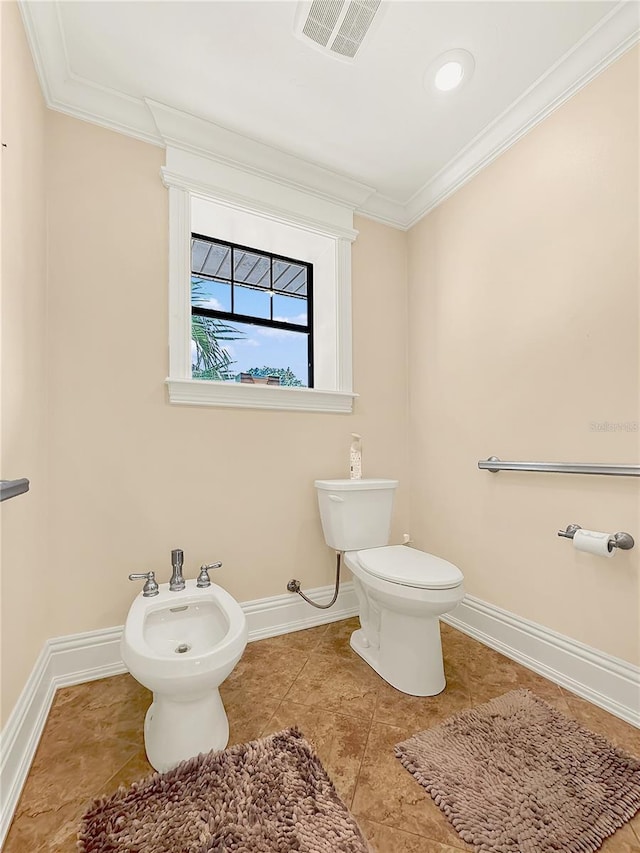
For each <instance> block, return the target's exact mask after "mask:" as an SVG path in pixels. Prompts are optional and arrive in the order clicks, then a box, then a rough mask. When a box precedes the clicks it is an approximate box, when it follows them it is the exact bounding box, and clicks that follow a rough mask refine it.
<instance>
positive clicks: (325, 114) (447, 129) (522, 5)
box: [22, 0, 640, 227]
mask: <svg viewBox="0 0 640 853" xmlns="http://www.w3.org/2000/svg"><path fill="white" fill-rule="evenodd" d="M297 8H298V4H297V3H296V2H255V1H254V0H244V2H241V0H233V2H225V1H224V0H217V2H190V1H189V0H185V2H114V1H113V0H112V2H49V3H42V2H35V3H33V2H29V3H23V4H22V10H23V16H24V19H25V24H26V26H27V32H28V35H29V38H30V42H31V46H32V50H33V52H34V57H35V60H36V67H37V68H38V72H39V74H40V79H41V82H42V85H43V91H44V92H45V96H46V98H47V101H48V104H49V106H51V107H53V108H55V109H60V110H63V111H65V112H69V113H72V114H74V115H78V116H79V117H81V118H85V119H88V120H90V121H97V122H98V123H101V124H105V125H107V126H111V127H114V128H115V129H117V130H120V131H123V132H125V133H130V134H131V135H134V136H138V137H141V138H143V139H148V140H149V141H152V142H156V143H157V144H163V141H164V140H163V133H162V131H161V130H159V129H158V126H157V125H156V122H155V121H154V114H153V112H152V110H150V108H149V101H150V102H156V103H157V104H161V105H166V106H169V107H172V108H174V109H175V110H178V111H180V112H183V113H188V114H190V115H191V116H197V117H200V118H201V119H205V120H207V121H208V122H212V123H214V124H215V125H217V126H218V130H220V128H222V129H225V130H228V131H232V132H234V134H238V135H239V136H238V137H234V136H233V135H231V136H230V135H229V134H227V136H226V138H227V140H234V139H236V141H237V143H238V144H237V145H236V146H234V145H233V144H232V145H231V149H232V150H236V151H237V152H240V153H239V154H238V155H237V156H238V159H242V158H244V159H245V160H248V161H250V160H251V158H252V153H251V152H252V151H254V152H255V151H256V150H257V148H256V146H253V148H251V146H250V145H249V147H247V142H246V140H247V139H249V140H255V141H257V142H260V143H264V144H265V145H266V146H269V149H277V150H278V151H280V152H285V153H287V154H289V155H294V156H295V157H296V158H299V159H300V160H301V161H303V162H302V163H298V164H297V165H298V166H299V167H300V169H301V172H299V174H303V173H304V167H305V166H306V165H307V164H313V165H314V166H316V167H317V166H321V167H323V168H324V169H325V170H330V171H331V172H334V173H337V174H338V175H342V176H346V177H348V178H350V179H352V181H355V182H357V183H358V184H362V185H363V187H362V193H361V195H362V197H363V198H364V201H362V203H361V204H360V205H359V206H360V208H361V210H362V211H363V212H365V213H368V214H369V215H371V216H374V217H376V218H379V219H382V220H385V221H389V222H392V223H393V224H395V225H398V226H400V227H407V226H408V225H409V224H411V223H412V222H413V221H415V220H416V219H417V218H419V216H420V215H422V214H423V213H424V212H426V211H427V210H428V209H430V208H431V207H433V206H434V204H436V203H437V202H438V201H439V200H441V199H442V198H444V197H446V195H448V194H450V192H451V191H453V190H454V189H455V188H456V187H457V186H459V185H460V184H461V183H463V182H464V181H465V180H467V179H468V178H469V177H470V176H471V175H472V174H474V173H475V172H476V171H477V170H478V169H479V168H481V167H482V166H483V165H485V164H486V163H487V162H490V160H491V159H493V157H494V156H497V154H498V153H499V152H500V151H501V150H504V148H505V147H506V146H508V145H509V144H511V143H512V142H513V141H515V139H517V138H518V137H519V136H520V135H522V133H523V132H526V130H528V129H529V128H530V127H532V126H533V125H534V124H535V123H536V122H537V121H539V120H540V119H541V118H543V117H544V116H545V115H547V114H548V112H549V111H550V110H551V109H553V108H555V106H557V105H558V103H560V102H562V100H564V99H566V97H568V96H570V95H571V94H572V93H573V92H574V91H576V90H577V89H578V88H580V87H581V86H582V85H584V83H586V82H588V80H589V79H591V78H592V77H593V76H594V75H595V74H596V73H598V72H599V71H600V70H601V69H602V68H603V67H604V66H605V65H606V64H608V63H609V62H610V61H612V59H613V58H615V57H616V56H618V55H620V54H621V53H622V52H624V50H626V49H627V48H628V47H630V46H631V45H632V44H633V43H635V41H637V39H638V16H639V9H640V7H639V5H638V3H637V2H635V0H630V2H624V3H615V2H599V1H598V0H584V2H583V0H569V2H564V0H551V2H538V0H533V1H532V2H522V0H520V2H510V0H503V2H485V0H475V2H464V0H461V1H460V2H455V0H444V2H443V1H442V0H441V2H431V0H425V1H424V2H420V0H414V2H402V0H382V5H381V9H380V12H379V13H378V20H377V21H376V23H375V25H374V27H373V28H372V31H371V32H370V33H369V35H368V36H367V38H366V39H365V41H364V43H363V45H362V47H361V48H360V51H359V52H358V54H357V56H356V59H355V61H354V62H352V63H349V62H344V61H340V60H337V59H334V58H331V57H329V56H326V55H324V54H322V53H321V52H319V51H318V50H314V49H313V48H312V47H310V46H308V45H307V44H305V43H303V42H302V41H300V40H299V39H298V38H296V37H295V35H294V20H295V15H296V11H297ZM454 48H463V49H465V50H467V51H470V52H471V53H472V54H473V56H474V58H475V63H476V68H475V73H474V75H473V77H472V79H471V80H470V81H469V83H467V84H466V85H465V86H463V87H462V89H461V90H460V91H457V92H455V91H454V92H450V93H437V92H436V91H435V90H433V89H428V88H425V86H424V84H423V78H424V75H425V71H426V69H427V68H428V66H429V65H430V64H431V63H432V62H433V60H434V59H435V58H436V57H437V56H438V55H439V54H441V53H443V52H444V51H447V50H450V49H454ZM185 119H186V117H185ZM187 135H188V134H187ZM258 147H259V146H258ZM269 149H265V148H262V149H261V151H262V155H263V157H262V161H261V168H263V167H264V154H265V152H267V153H268V150H269ZM211 153H212V154H214V155H215V154H216V152H215V151H212V152H211ZM219 153H223V152H219ZM273 153H274V154H275V153H276V152H273ZM228 155H229V152H228V151H227V152H226V156H227V157H228ZM273 162H274V172H276V173H277V172H278V169H280V170H282V168H283V167H282V162H283V161H282V158H281V157H280V159H279V160H278V157H277V156H276V158H275V159H274V161H273ZM246 165H249V166H251V165H252V164H251V162H248V163H247V164H246ZM315 173H316V179H317V169H316V171H315ZM281 177H286V175H282V176H281ZM299 182H301V183H303V184H304V183H305V181H304V177H302V178H301V179H299ZM310 183H313V180H311V179H310Z"/></svg>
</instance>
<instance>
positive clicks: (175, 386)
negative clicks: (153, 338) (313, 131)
mask: <svg viewBox="0 0 640 853" xmlns="http://www.w3.org/2000/svg"><path fill="white" fill-rule="evenodd" d="M167 164H168V165H167V166H166V167H163V168H162V169H161V174H162V178H163V183H164V185H165V186H166V187H167V189H168V194H169V330H168V331H169V376H168V377H167V379H166V380H165V384H166V385H167V388H168V392H169V402H170V403H175V404H178V405H194V406H222V407H233V408H252V409H278V410H285V411H286V410H289V411H307V412H334V413H339V414H350V413H351V412H352V411H353V400H354V399H355V398H356V397H357V396H358V394H356V393H355V392H354V391H353V390H352V333H351V244H352V242H353V241H354V240H355V238H356V237H357V234H358V232H357V231H355V230H354V229H353V228H350V227H349V226H348V222H349V221H352V214H353V211H352V209H347V208H345V207H338V206H337V205H335V204H331V205H327V204H326V203H325V202H324V201H322V200H320V201H319V200H318V199H317V198H316V197H314V196H311V195H307V194H306V193H304V192H302V191H299V190H298V189H296V190H295V191H294V190H293V189H292V188H291V187H290V186H286V185H279V184H278V183H277V181H276V180H275V179H273V180H268V181H267V180H266V179H265V178H264V176H259V177H258V176H250V177H251V181H250V184H251V187H250V190H251V192H250V193H249V192H246V189H247V186H246V185H247V181H248V178H249V176H248V175H247V173H244V172H241V171H240V170H238V169H237V168H236V167H235V166H231V165H228V166H226V165H225V166H224V167H223V166H221V164H219V163H215V164H214V163H213V161H210V160H208V159H207V158H203V157H200V156H197V155H195V154H192V153H186V152H183V151H180V150H178V149H171V148H168V149H167ZM241 184H242V185H243V189H245V194H244V195H241V194H239V193H238V192H237V191H235V190H234V187H235V186H236V185H238V186H240V185H241ZM294 192H295V197H294V196H293V195H292V194H293V193H294ZM196 198H200V199H204V200H205V201H212V202H215V203H216V204H219V205H222V206H225V207H230V208H233V209H235V210H237V211H243V212H245V213H250V214H256V215H258V216H260V217H262V218H266V219H268V220H271V221H272V222H274V223H279V224H284V225H288V226H292V227H294V228H298V229H300V230H303V231H310V232H312V233H315V234H318V235H321V236H324V237H329V238H331V239H332V240H333V241H334V246H335V253H334V267H335V281H334V283H333V291H332V299H333V304H334V309H335V310H334V311H333V316H332V318H331V320H332V323H333V329H334V336H333V337H334V345H331V346H334V351H333V358H334V364H335V368H334V369H333V371H332V372H333V381H331V382H330V383H329V384H330V385H331V386H332V387H327V388H317V387H316V388H296V387H287V386H264V385H252V384H242V383H235V382H233V383H232V382H217V381H215V380H213V381H212V380H198V379H195V380H194V379H192V378H191V233H192V229H191V202H192V199H196ZM279 202H281V203H279ZM317 286H318V283H317V281H316V288H317ZM314 323H315V318H314ZM317 346H318V340H317V337H316V357H315V359H314V361H316V360H317V353H318V350H317ZM316 380H317V376H316Z"/></svg>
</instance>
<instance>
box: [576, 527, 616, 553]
mask: <svg viewBox="0 0 640 853" xmlns="http://www.w3.org/2000/svg"><path fill="white" fill-rule="evenodd" d="M612 539H613V533H599V532H598V531H597V530H576V532H575V536H574V537H573V547H574V548H575V549H576V551H586V552H587V554H595V555H596V556H597V557H613V555H614V554H615V553H616V550H617V549H616V548H613V547H611V550H609V542H610V541H611V540H612Z"/></svg>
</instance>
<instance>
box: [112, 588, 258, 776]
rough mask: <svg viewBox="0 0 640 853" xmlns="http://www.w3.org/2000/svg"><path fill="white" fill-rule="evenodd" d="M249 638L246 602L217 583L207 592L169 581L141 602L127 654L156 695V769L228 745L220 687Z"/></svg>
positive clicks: (150, 725)
mask: <svg viewBox="0 0 640 853" xmlns="http://www.w3.org/2000/svg"><path fill="white" fill-rule="evenodd" d="M247 633H248V631H247V620H246V617H245V615H244V612H243V611H242V609H241V607H240V605H239V604H238V602H237V601H236V600H235V599H234V598H233V597H232V596H231V595H229V593H228V592H226V590H224V589H222V587H220V586H217V585H216V584H211V586H209V587H207V588H204V589H200V588H198V587H197V586H196V582H195V580H189V581H187V582H186V588H185V589H184V590H182V591H180V592H172V591H170V590H169V585H168V584H161V585H160V588H159V592H158V594H157V595H155V596H153V597H145V596H143V595H142V593H141V594H140V595H138V596H137V597H136V598H135V599H134V601H133V604H132V605H131V608H130V610H129V613H128V615H127V620H126V622H125V626H124V632H123V635H122V640H121V644H120V650H121V654H122V659H123V661H124V663H125V665H126V666H127V669H128V670H129V672H130V673H131V675H132V676H133V677H134V678H135V679H136V680H137V681H139V682H140V684H142V685H144V686H145V687H147V688H148V689H149V690H151V691H153V702H152V704H151V706H150V707H149V709H148V711H147V715H146V717H145V723H144V743H145V749H146V752H147V757H148V759H149V763H150V764H151V765H152V767H154V768H155V769H156V770H159V771H165V770H168V769H169V768H170V767H173V766H175V765H176V764H178V763H179V762H180V761H183V760H184V759H186V758H191V757H192V756H194V755H198V754H199V753H201V752H209V751H210V750H212V749H216V750H217V749H224V747H225V746H226V745H227V743H228V740H229V722H228V720H227V715H226V712H225V710H224V705H223V704H222V699H221V697H220V692H219V689H218V688H219V687H220V684H222V682H223V681H224V680H225V678H226V677H227V676H228V675H229V674H230V673H231V671H232V670H233V668H234V667H235V665H236V664H237V663H238V661H239V660H240V658H241V657H242V653H243V652H244V649H245V646H246V644H247Z"/></svg>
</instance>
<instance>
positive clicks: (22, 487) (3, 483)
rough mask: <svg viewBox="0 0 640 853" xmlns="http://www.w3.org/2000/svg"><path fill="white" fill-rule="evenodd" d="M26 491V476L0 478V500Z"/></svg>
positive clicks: (27, 487)
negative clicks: (8, 478) (18, 478)
mask: <svg viewBox="0 0 640 853" xmlns="http://www.w3.org/2000/svg"><path fill="white" fill-rule="evenodd" d="M28 491H29V481H28V480H27V479H26V477H23V478H22V479H21V480H0V501H6V500H8V499H9V498H15V496H16V495H21V494H23V493H24V492H28Z"/></svg>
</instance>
